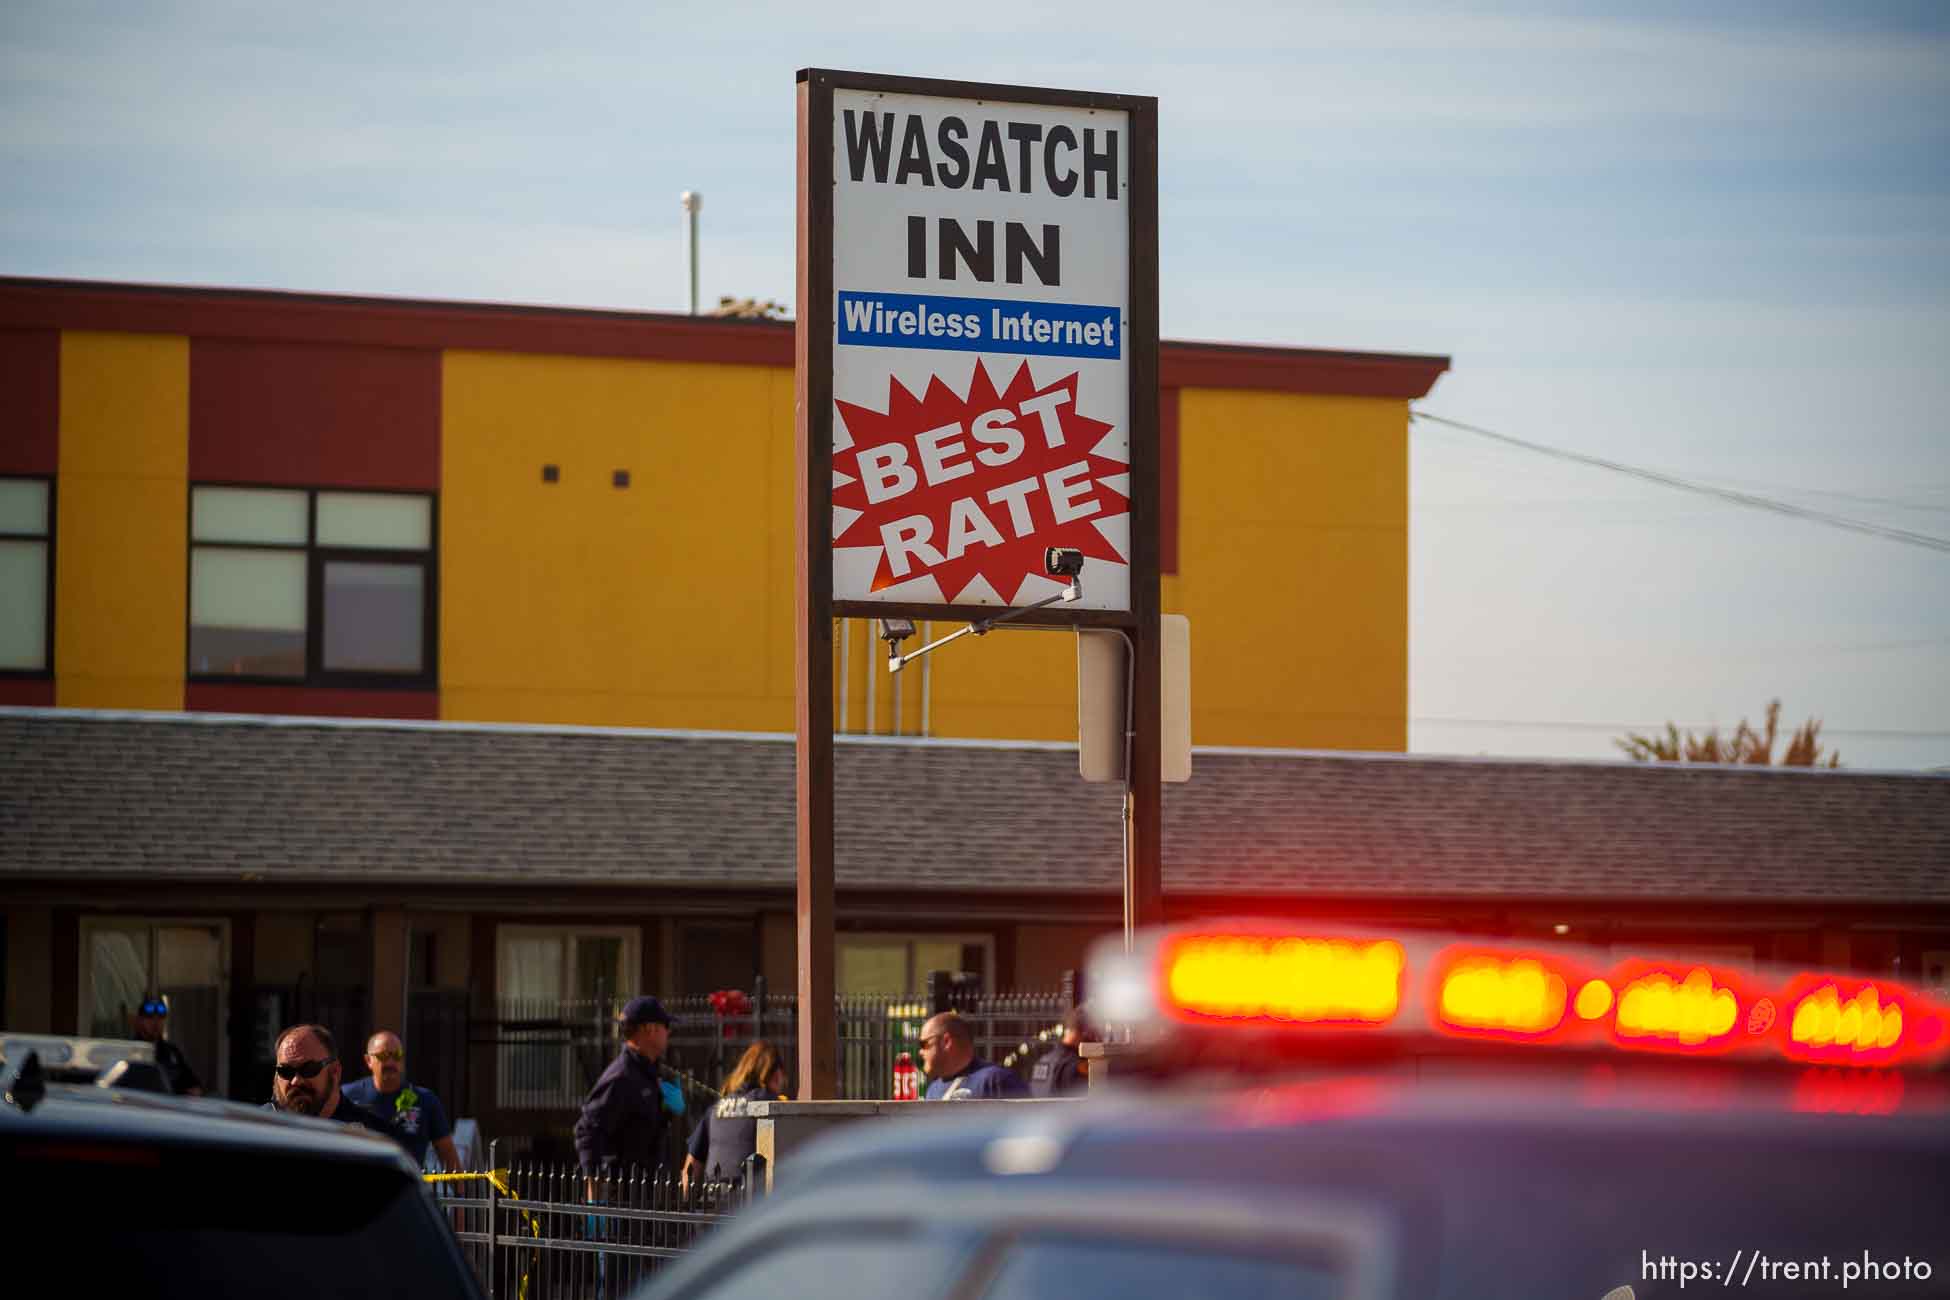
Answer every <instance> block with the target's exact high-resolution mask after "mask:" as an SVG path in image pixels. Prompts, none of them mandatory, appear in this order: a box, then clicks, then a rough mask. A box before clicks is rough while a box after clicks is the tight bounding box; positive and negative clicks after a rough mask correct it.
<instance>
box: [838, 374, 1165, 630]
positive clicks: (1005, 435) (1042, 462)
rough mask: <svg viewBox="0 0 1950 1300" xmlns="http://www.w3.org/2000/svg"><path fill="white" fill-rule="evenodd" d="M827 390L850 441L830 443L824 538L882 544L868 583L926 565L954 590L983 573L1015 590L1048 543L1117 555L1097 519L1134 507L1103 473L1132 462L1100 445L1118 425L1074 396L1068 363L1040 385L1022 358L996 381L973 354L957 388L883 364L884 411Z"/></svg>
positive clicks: (1002, 589)
mask: <svg viewBox="0 0 1950 1300" xmlns="http://www.w3.org/2000/svg"><path fill="white" fill-rule="evenodd" d="M834 404H835V405H836V406H837V407H838V408H839V412H840V416H841V418H842V419H843V420H844V421H845V425H846V429H847V431H848V432H849V433H850V434H851V435H852V437H853V444H852V446H850V447H847V448H845V449H841V450H835V451H834V452H833V470H834V480H833V481H834V488H833V505H834V506H835V508H836V514H837V515H838V521H836V524H835V529H834V536H833V545H834V546H836V547H842V546H873V547H879V548H880V550H881V554H880V562H879V565H878V567H876V568H875V570H874V575H873V588H872V589H873V590H874V591H881V590H883V589H885V588H887V587H891V586H894V585H895V584H896V583H903V582H911V581H913V580H914V579H916V578H920V577H924V576H926V577H932V578H934V579H935V581H936V582H937V583H939V584H940V587H941V592H942V595H943V597H944V598H945V599H947V600H949V601H950V602H953V601H955V600H957V599H959V598H960V597H961V595H962V593H963V592H964V591H965V590H966V589H967V588H968V586H969V584H970V583H972V582H974V581H975V580H976V579H977V578H982V579H985V580H986V581H987V582H988V585H989V586H990V587H991V588H993V589H994V591H995V593H996V594H997V595H998V596H999V597H1000V598H1001V599H1002V600H1004V601H1010V600H1013V599H1015V596H1016V592H1017V591H1018V590H1019V589H1020V588H1021V586H1022V583H1023V580H1024V579H1025V578H1026V577H1029V576H1031V575H1034V576H1038V577H1041V576H1043V551H1044V548H1046V547H1050V546H1067V547H1074V548H1076V549H1077V550H1080V551H1082V552H1083V553H1084V555H1085V556H1087V557H1092V558H1095V559H1099V560H1108V561H1110V562H1111V563H1113V564H1124V563H1126V561H1125V559H1124V557H1123V556H1122V555H1120V554H1119V553H1118V551H1117V548H1116V547H1114V546H1112V545H1111V544H1110V542H1109V541H1108V540H1106V539H1105V537H1104V535H1103V533H1101V532H1100V531H1098V529H1097V523H1098V522H1099V521H1102V520H1108V519H1112V518H1115V517H1116V516H1119V515H1128V514H1129V513H1130V508H1131V507H1130V502H1129V499H1128V497H1127V495H1126V494H1125V493H1124V492H1122V491H1119V490H1118V489H1117V488H1115V487H1113V486H1111V485H1110V484H1109V483H1107V482H1105V479H1106V478H1107V477H1109V476H1112V475H1121V474H1125V473H1128V472H1129V469H1130V466H1129V464H1128V463H1127V462H1126V461H1123V460H1118V459H1116V458H1115V457H1113V456H1106V455H1104V454H1102V453H1101V452H1100V451H1099V444H1100V443H1102V442H1103V440H1104V437H1105V435H1107V434H1108V433H1110V432H1111V429H1112V427H1113V426H1111V425H1109V424H1106V423H1104V422H1103V421H1102V420H1093V419H1091V418H1090V417H1089V416H1087V415H1085V414H1083V413H1082V412H1081V411H1079V410H1078V409H1077V376H1076V375H1075V374H1074V373H1073V374H1069V375H1066V376H1064V377H1063V378H1061V379H1059V380H1057V381H1056V382H1055V383H1053V384H1046V385H1043V386H1041V387H1038V386H1037V384H1036V381H1035V379H1034V377H1032V376H1031V375H1030V373H1029V366H1028V364H1027V363H1024V364H1023V365H1021V366H1019V367H1017V369H1016V373H1015V374H1014V375H1013V376H1012V377H1011V378H1010V380H1009V383H1008V386H1007V387H1006V388H1004V389H1002V390H1000V391H998V390H997V389H996V387H995V381H994V380H993V379H991V378H990V377H989V373H988V371H987V369H986V368H985V367H984V366H983V364H982V362H981V361H980V360H977V361H976V363H975V375H974V378H973V379H972V380H971V381H970V382H969V386H968V396H967V397H966V398H963V397H958V396H956V394H955V391H954V390H953V389H951V388H949V387H948V385H946V384H944V383H942V382H941V379H940V377H939V376H933V377H930V379H929V381H928V387H927V391H926V392H925V393H923V394H922V395H921V396H920V397H919V398H916V397H915V396H914V394H912V393H910V392H909V391H908V390H907V389H906V387H905V386H903V385H902V384H901V382H900V381H899V380H898V379H893V378H891V377H890V378H889V379H888V381H887V409H886V411H884V412H882V411H876V410H874V409H873V408H872V407H868V406H858V405H855V404H854V403H852V402H839V401H836V402H835V403H834Z"/></svg>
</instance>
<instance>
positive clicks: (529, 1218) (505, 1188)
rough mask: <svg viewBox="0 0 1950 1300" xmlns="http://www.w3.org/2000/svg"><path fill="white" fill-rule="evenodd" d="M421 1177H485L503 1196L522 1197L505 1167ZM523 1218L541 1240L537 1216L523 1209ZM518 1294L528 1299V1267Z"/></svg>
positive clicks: (469, 1179)
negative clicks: (510, 1183) (511, 1183)
mask: <svg viewBox="0 0 1950 1300" xmlns="http://www.w3.org/2000/svg"><path fill="white" fill-rule="evenodd" d="M420 1177H421V1178H423V1179H425V1180H426V1181H427V1182H429V1183H459V1182H472V1181H475V1180H477V1179H485V1180H486V1181H487V1182H489V1183H492V1184H493V1185H494V1190H495V1191H497V1192H500V1193H501V1194H502V1195H503V1196H505V1197H507V1198H508V1199H509V1200H515V1201H518V1200H520V1199H521V1198H520V1197H519V1196H517V1195H516V1194H515V1189H514V1188H513V1187H511V1186H509V1185H508V1171H507V1170H505V1169H481V1170H477V1171H475V1172H473V1173H462V1174H421V1175H420ZM521 1219H522V1222H523V1223H526V1224H527V1225H528V1230H529V1231H530V1232H532V1233H534V1234H535V1237H536V1239H537V1240H539V1239H540V1238H541V1235H542V1225H541V1224H539V1223H537V1222H536V1221H535V1216H534V1215H532V1214H530V1213H529V1212H528V1211H527V1210H523V1211H522V1212H521ZM490 1226H492V1225H490ZM530 1262H531V1264H532V1262H533V1261H532V1260H531V1261H530ZM488 1267H489V1268H493V1267H494V1261H493V1260H489V1261H488ZM517 1295H518V1300H528V1269H527V1268H524V1269H522V1271H521V1286H520V1289H519V1291H518V1292H517Z"/></svg>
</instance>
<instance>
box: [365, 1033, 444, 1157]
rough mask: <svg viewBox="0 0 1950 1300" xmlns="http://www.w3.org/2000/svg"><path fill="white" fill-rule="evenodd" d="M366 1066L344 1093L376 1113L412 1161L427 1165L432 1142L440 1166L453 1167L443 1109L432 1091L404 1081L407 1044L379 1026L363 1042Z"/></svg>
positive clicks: (396, 1035)
mask: <svg viewBox="0 0 1950 1300" xmlns="http://www.w3.org/2000/svg"><path fill="white" fill-rule="evenodd" d="M366 1068H367V1069H368V1070H370V1071H372V1075H371V1077H370V1078H365V1079H360V1080H359V1081H358V1082H357V1083H348V1084H346V1085H345V1089H344V1092H345V1096H346V1097H347V1098H348V1099H350V1100H351V1101H352V1102H353V1104H355V1105H358V1106H362V1107H364V1108H365V1109H366V1110H369V1111H371V1112H372V1113H373V1114H375V1115H377V1116H378V1117H379V1118H380V1119H381V1120H382V1121H383V1122H384V1123H385V1124H386V1126H387V1131H388V1132H390V1133H391V1134H392V1135H393V1138H394V1140H395V1141H397V1142H398V1143H399V1144H400V1145H401V1146H403V1147H405V1148H406V1154H407V1155H409V1156H412V1157H413V1162H414V1163H415V1164H417V1165H419V1166H421V1167H422V1168H425V1167H426V1163H427V1146H428V1144H431V1145H432V1146H433V1149H434V1150H435V1151H437V1152H439V1153H440V1164H441V1167H442V1168H444V1169H446V1170H447V1171H448V1172H449V1173H452V1172H454V1171H456V1170H458V1169H459V1168H460V1153H459V1152H458V1151H456V1150H455V1149H454V1126H453V1125H452V1124H451V1123H449V1122H448V1120H447V1108H446V1107H445V1106H442V1105H441V1104H440V1098H439V1097H438V1096H437V1095H435V1094H434V1092H433V1091H432V1090H431V1089H429V1088H422V1087H419V1086H417V1085H415V1084H411V1083H408V1082H407V1081H406V1045H405V1044H404V1043H402V1042H400V1038H399V1035H398V1034H395V1033H393V1032H392V1031H391V1030H386V1029H382V1030H380V1031H379V1032H378V1033H376V1034H374V1035H373V1036H372V1037H371V1038H369V1039H367V1040H366Z"/></svg>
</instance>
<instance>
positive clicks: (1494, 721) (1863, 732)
mask: <svg viewBox="0 0 1950 1300" xmlns="http://www.w3.org/2000/svg"><path fill="white" fill-rule="evenodd" d="M1409 721H1410V722H1422V723H1434V724H1436V725H1438V726H1447V727H1484V728H1487V729H1489V730H1492V731H1515V730H1520V729H1522V730H1530V729H1537V730H1542V731H1608V732H1612V733H1614V734H1621V733H1624V732H1637V733H1640V734H1646V733H1653V734H1663V733H1664V732H1665V729H1666V724H1665V723H1663V722H1661V723H1657V724H1653V725H1648V724H1646V723H1642V722H1575V721H1571V720H1569V719H1564V718H1430V717H1411V718H1410V719H1409ZM1715 725H1717V724H1707V725H1705V726H1698V725H1694V726H1684V727H1680V728H1679V729H1680V730H1681V731H1710V730H1712V729H1713V727H1714V726H1715ZM1821 734H1822V735H1823V736H1824V737H1827V736H1862V737H1873V738H1878V739H1883V740H1950V731H1892V730H1888V729H1881V728H1874V727H1856V728H1853V729H1850V728H1845V727H1830V726H1827V725H1825V724H1824V725H1823V727H1822V729H1821Z"/></svg>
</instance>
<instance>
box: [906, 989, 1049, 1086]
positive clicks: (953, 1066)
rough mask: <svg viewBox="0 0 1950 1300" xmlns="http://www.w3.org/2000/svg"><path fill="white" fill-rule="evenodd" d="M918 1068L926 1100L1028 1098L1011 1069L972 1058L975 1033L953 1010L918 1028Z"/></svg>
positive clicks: (979, 1058) (976, 1057)
mask: <svg viewBox="0 0 1950 1300" xmlns="http://www.w3.org/2000/svg"><path fill="white" fill-rule="evenodd" d="M921 1068H922V1069H923V1070H925V1071H927V1075H928V1079H929V1080H930V1082H929V1083H928V1091H927V1095H926V1097H924V1098H923V1100H925V1101H973V1100H976V1099H978V1098H984V1097H1027V1096H1028V1095H1029V1089H1028V1088H1026V1087H1024V1086H1023V1082H1022V1080H1021V1079H1020V1078H1018V1077H1016V1072H1015V1071H1014V1070H1005V1069H1003V1068H1002V1067H1001V1066H999V1065H997V1064H995V1063H994V1062H993V1061H984V1060H983V1059H982V1058H981V1057H979V1056H977V1055H975V1034H974V1032H973V1031H972V1030H971V1029H970V1028H969V1027H968V1022H967V1021H966V1020H963V1019H962V1018H961V1017H960V1016H958V1015H956V1014H955V1013H954V1012H952V1011H944V1012H942V1013H941V1014H940V1015H938V1016H936V1017H935V1018H934V1019H932V1020H930V1021H928V1023H927V1024H925V1025H922V1026H921Z"/></svg>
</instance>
